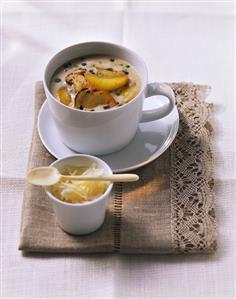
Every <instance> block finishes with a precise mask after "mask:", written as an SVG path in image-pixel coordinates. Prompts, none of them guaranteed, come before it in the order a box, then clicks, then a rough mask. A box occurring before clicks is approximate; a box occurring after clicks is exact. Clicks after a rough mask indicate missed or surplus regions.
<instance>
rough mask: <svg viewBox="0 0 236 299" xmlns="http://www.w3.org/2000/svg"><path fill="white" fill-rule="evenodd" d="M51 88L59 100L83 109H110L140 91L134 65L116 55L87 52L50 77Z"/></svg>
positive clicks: (127, 100) (128, 99)
mask: <svg viewBox="0 0 236 299" xmlns="http://www.w3.org/2000/svg"><path fill="white" fill-rule="evenodd" d="M50 87H51V92H52V94H53V95H54V96H55V97H56V98H57V99H58V101H60V102H61V103H63V104H65V105H67V106H70V107H74V108H77V109H81V110H86V111H102V110H106V109H114V108H116V107H119V106H122V105H124V104H126V103H128V102H130V101H131V100H132V99H133V98H134V97H135V96H136V95H137V94H138V93H139V91H140V89H141V82H140V77H139V75H138V73H137V71H136V69H135V68H134V67H133V66H132V65H131V64H130V63H129V62H127V61H125V60H122V59H120V58H116V57H107V56H89V57H84V58H78V59H75V60H72V61H70V62H68V63H66V64H65V65H63V66H62V67H60V68H59V69H58V70H57V71H56V72H55V74H54V75H53V77H52V80H51V86H50Z"/></svg>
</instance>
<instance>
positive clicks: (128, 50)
mask: <svg viewBox="0 0 236 299" xmlns="http://www.w3.org/2000/svg"><path fill="white" fill-rule="evenodd" d="M93 43H96V44H107V45H112V46H116V47H118V48H121V49H123V50H125V51H127V52H129V53H131V54H132V55H133V56H135V57H136V58H137V59H138V60H139V61H141V62H142V64H143V66H144V69H145V80H146V82H145V84H142V88H141V89H140V91H139V93H138V94H137V95H136V96H135V97H134V98H133V99H132V100H131V101H129V102H128V103H126V104H124V105H122V106H118V107H116V108H114V109H110V110H109V109H108V110H101V111H96V110H95V111H84V110H79V109H76V108H74V107H70V106H66V105H64V104H62V103H61V102H59V101H58V100H57V99H56V98H55V97H54V95H53V94H52V93H51V91H50V89H49V88H48V86H47V84H46V71H47V69H48V67H49V64H50V63H51V62H52V60H53V59H54V58H55V57H56V56H57V55H59V54H61V53H62V52H64V51H65V50H67V49H69V48H71V47H75V46H78V45H84V44H93ZM79 57H80V56H79ZM79 57H78V58H79ZM65 62H66V61H65ZM139 77H140V76H139ZM50 80H51V78H50ZM140 80H141V78H140ZM147 82H148V69H147V65H146V63H145V61H144V59H143V58H142V57H141V56H140V55H139V54H137V53H136V52H135V51H133V50H130V49H129V48H126V47H124V46H121V45H118V44H115V43H109V42H102V41H90V42H84V43H78V44H73V45H71V46H69V47H66V48H63V49H62V50H61V51H59V52H57V53H56V54H54V55H53V56H52V57H51V59H50V60H49V62H48V63H47V65H46V68H45V71H44V76H43V85H44V89H46V91H47V92H48V93H49V94H50V96H51V97H52V99H53V100H54V101H56V102H57V103H58V104H59V105H61V106H63V107H66V108H68V109H71V110H72V111H79V112H82V113H93V114H95V113H104V112H108V111H110V112H111V111H116V110H118V109H119V110H120V109H123V108H125V107H126V106H128V105H129V104H131V103H132V102H135V101H136V99H137V98H138V96H140V94H141V93H142V92H143V91H144V90H145V88H146V85H147ZM141 83H143V82H142V80H141Z"/></svg>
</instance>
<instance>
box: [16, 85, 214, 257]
mask: <svg viewBox="0 0 236 299" xmlns="http://www.w3.org/2000/svg"><path fill="white" fill-rule="evenodd" d="M170 85H171V87H172V88H173V90H174V92H175V95H176V101H177V107H178V110H179V113H180V127H179V131H178V134H177V137H176V139H175V141H174V142H173V144H172V145H171V147H170V149H168V150H167V151H166V152H165V153H164V154H163V155H162V156H161V157H159V158H158V159H156V160H155V161H154V162H152V163H150V164H149V165H147V166H145V167H143V168H140V169H139V170H137V171H136V173H137V174H139V176H140V178H141V179H140V181H138V182H136V183H132V184H116V185H115V187H114V189H113V193H112V196H111V198H110V200H109V204H108V207H107V213H106V218H105V222H104V224H103V226H102V227H101V229H99V230H98V231H97V232H95V233H93V234H90V235H87V236H72V235H69V234H67V233H65V232H64V231H62V230H61V229H60V227H59V226H58V225H57V222H56V219H55V217H54V213H53V209H52V206H51V203H50V202H49V200H48V199H47V197H46V195H45V192H44V190H43V189H42V188H40V187H35V186H32V185H30V184H28V183H26V185H25V192H24V199H23V208H22V224H21V239H20V246H19V249H20V250H24V251H39V252H71V253H72V252H73V253H75V252H77V253H90V252H120V253H140V254H141V253H153V254H161V253H200V252H205V253H209V252H213V251H214V250H215V249H216V223H215V211H214V195H213V178H212V166H213V159H212V151H211V145H210V139H211V134H212V127H211V122H210V114H211V106H210V105H209V104H207V103H206V102H205V99H206V97H207V95H208V94H209V91H210V90H209V87H207V86H202V85H193V84H186V83H173V84H170ZM44 100H45V94H44V90H43V86H42V83H41V82H38V83H37V84H36V95H35V127H34V132H33V139H32V145H31V150H30V154H29V165H28V167H29V168H33V167H37V166H45V165H49V164H50V163H51V162H52V161H53V160H54V158H53V157H52V156H51V155H50V154H49V153H48V152H47V150H46V149H45V148H44V146H43V145H42V143H41V141H40V139H39V136H38V133H37V127H36V123H37V116H38V112H39V110H40V107H41V105H42V103H43V102H44Z"/></svg>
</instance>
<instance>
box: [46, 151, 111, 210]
mask: <svg viewBox="0 0 236 299" xmlns="http://www.w3.org/2000/svg"><path fill="white" fill-rule="evenodd" d="M80 157H86V158H88V159H90V160H93V161H100V162H102V163H104V164H105V165H106V166H107V167H108V169H109V171H110V173H111V174H113V172H112V169H111V168H110V166H109V165H108V164H107V163H106V162H105V161H103V160H102V159H100V158H97V157H95V156H91V155H86V154H78V155H70V156H66V157H64V158H61V159H58V160H56V161H54V162H53V163H51V164H50V165H49V166H53V165H55V164H56V163H59V162H61V161H63V160H67V159H70V158H80ZM112 187H113V183H110V185H109V186H108V187H107V190H106V191H105V193H103V194H102V195H100V196H99V197H97V198H95V199H93V200H91V201H86V202H83V203H69V202H64V201H62V200H60V199H58V198H57V197H55V196H54V195H53V194H52V193H51V192H49V191H48V190H47V188H45V192H46V194H47V195H48V196H49V197H50V198H51V199H52V200H55V201H56V202H59V203H60V204H62V205H66V206H70V207H71V206H77V207H78V206H88V205H92V204H94V203H95V202H97V201H100V200H102V199H103V198H104V197H105V196H107V195H108V194H109V193H110V192H111V190H112Z"/></svg>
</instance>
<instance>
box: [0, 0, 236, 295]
mask: <svg viewBox="0 0 236 299" xmlns="http://www.w3.org/2000/svg"><path fill="white" fill-rule="evenodd" d="M2 6H3V7H2V8H3V13H2V16H3V19H2V39H3V40H2V42H3V44H2V48H3V49H2V50H3V51H2V70H3V82H2V83H3V84H2V108H3V110H2V111H3V113H2V123H1V128H2V133H3V134H2V135H3V144H2V145H3V151H2V154H3V155H2V158H3V160H2V161H3V171H2V172H3V173H2V175H3V180H2V182H3V186H4V188H3V196H2V250H1V252H2V267H3V276H2V282H3V284H2V296H3V297H4V298H5V297H22V298H33V297H39V298H42V297H43V298H53V297H56V298H59V297H76V298H170V297H172V298H233V297H234V296H235V293H234V292H235V290H234V287H233V285H234V282H235V236H234V235H235V228H236V227H235V216H236V211H235V139H234V136H235V121H234V120H235V116H236V114H235V82H234V81H235V27H234V25H235V8H234V4H233V3H229V2H213V1H208V2H188V3H187V2H183V1H182V2H179V1H172V2H171V1H167V2H155V3H153V2H152V3H151V2H148V1H146V2H137V1H136V2H134V1H120V2H116V1H109V2H99V1H94V2H92V1H91V2H90V1H87V2H86V1H85V2H83V3H82V2H79V1H77V2H76V1H73V2H69V1H67V2H66V1H64V2H56V1H54V2H53V1H51V2H49V1H38V2H36V1H29V2H27V1H25V2H23V1H22V2H21V1H20V2H11V1H5V2H3V4H2ZM89 40H104V41H110V42H115V43H119V44H122V45H125V46H127V47H130V48H131V49H133V50H135V51H136V52H138V53H139V54H140V55H142V56H143V58H144V59H145V60H146V62H147V65H148V68H149V71H150V73H149V74H150V81H154V80H157V81H162V82H171V81H175V82H179V81H188V82H189V81H191V82H195V83H202V84H209V85H211V87H212V93H211V95H210V96H209V100H210V101H212V102H213V103H214V104H215V120H216V123H215V178H216V188H215V192H216V205H217V217H218V234H219V235H218V239H219V249H218V251H217V253H216V254H215V255H213V256H148V255H147V256H118V255H107V254H103V255H85V256H75V255H74V256H71V255H60V256H58V255H56V256H55V255H48V254H45V255H43V254H38V255H36V256H35V255H34V256H31V255H27V256H23V255H22V253H21V252H19V251H18V250H17V247H18V242H19V228H20V213H21V204H22V191H23V183H24V181H23V179H24V175H25V171H26V165H27V156H28V150H29V146H30V141H31V134H32V125H33V106H34V84H35V81H36V80H41V79H42V76H43V71H44V67H45V65H46V63H47V61H48V60H49V59H50V57H51V56H52V55H53V54H54V53H55V52H57V51H59V50H61V49H62V48H63V47H66V46H68V45H71V44H74V43H78V42H84V41H89Z"/></svg>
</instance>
